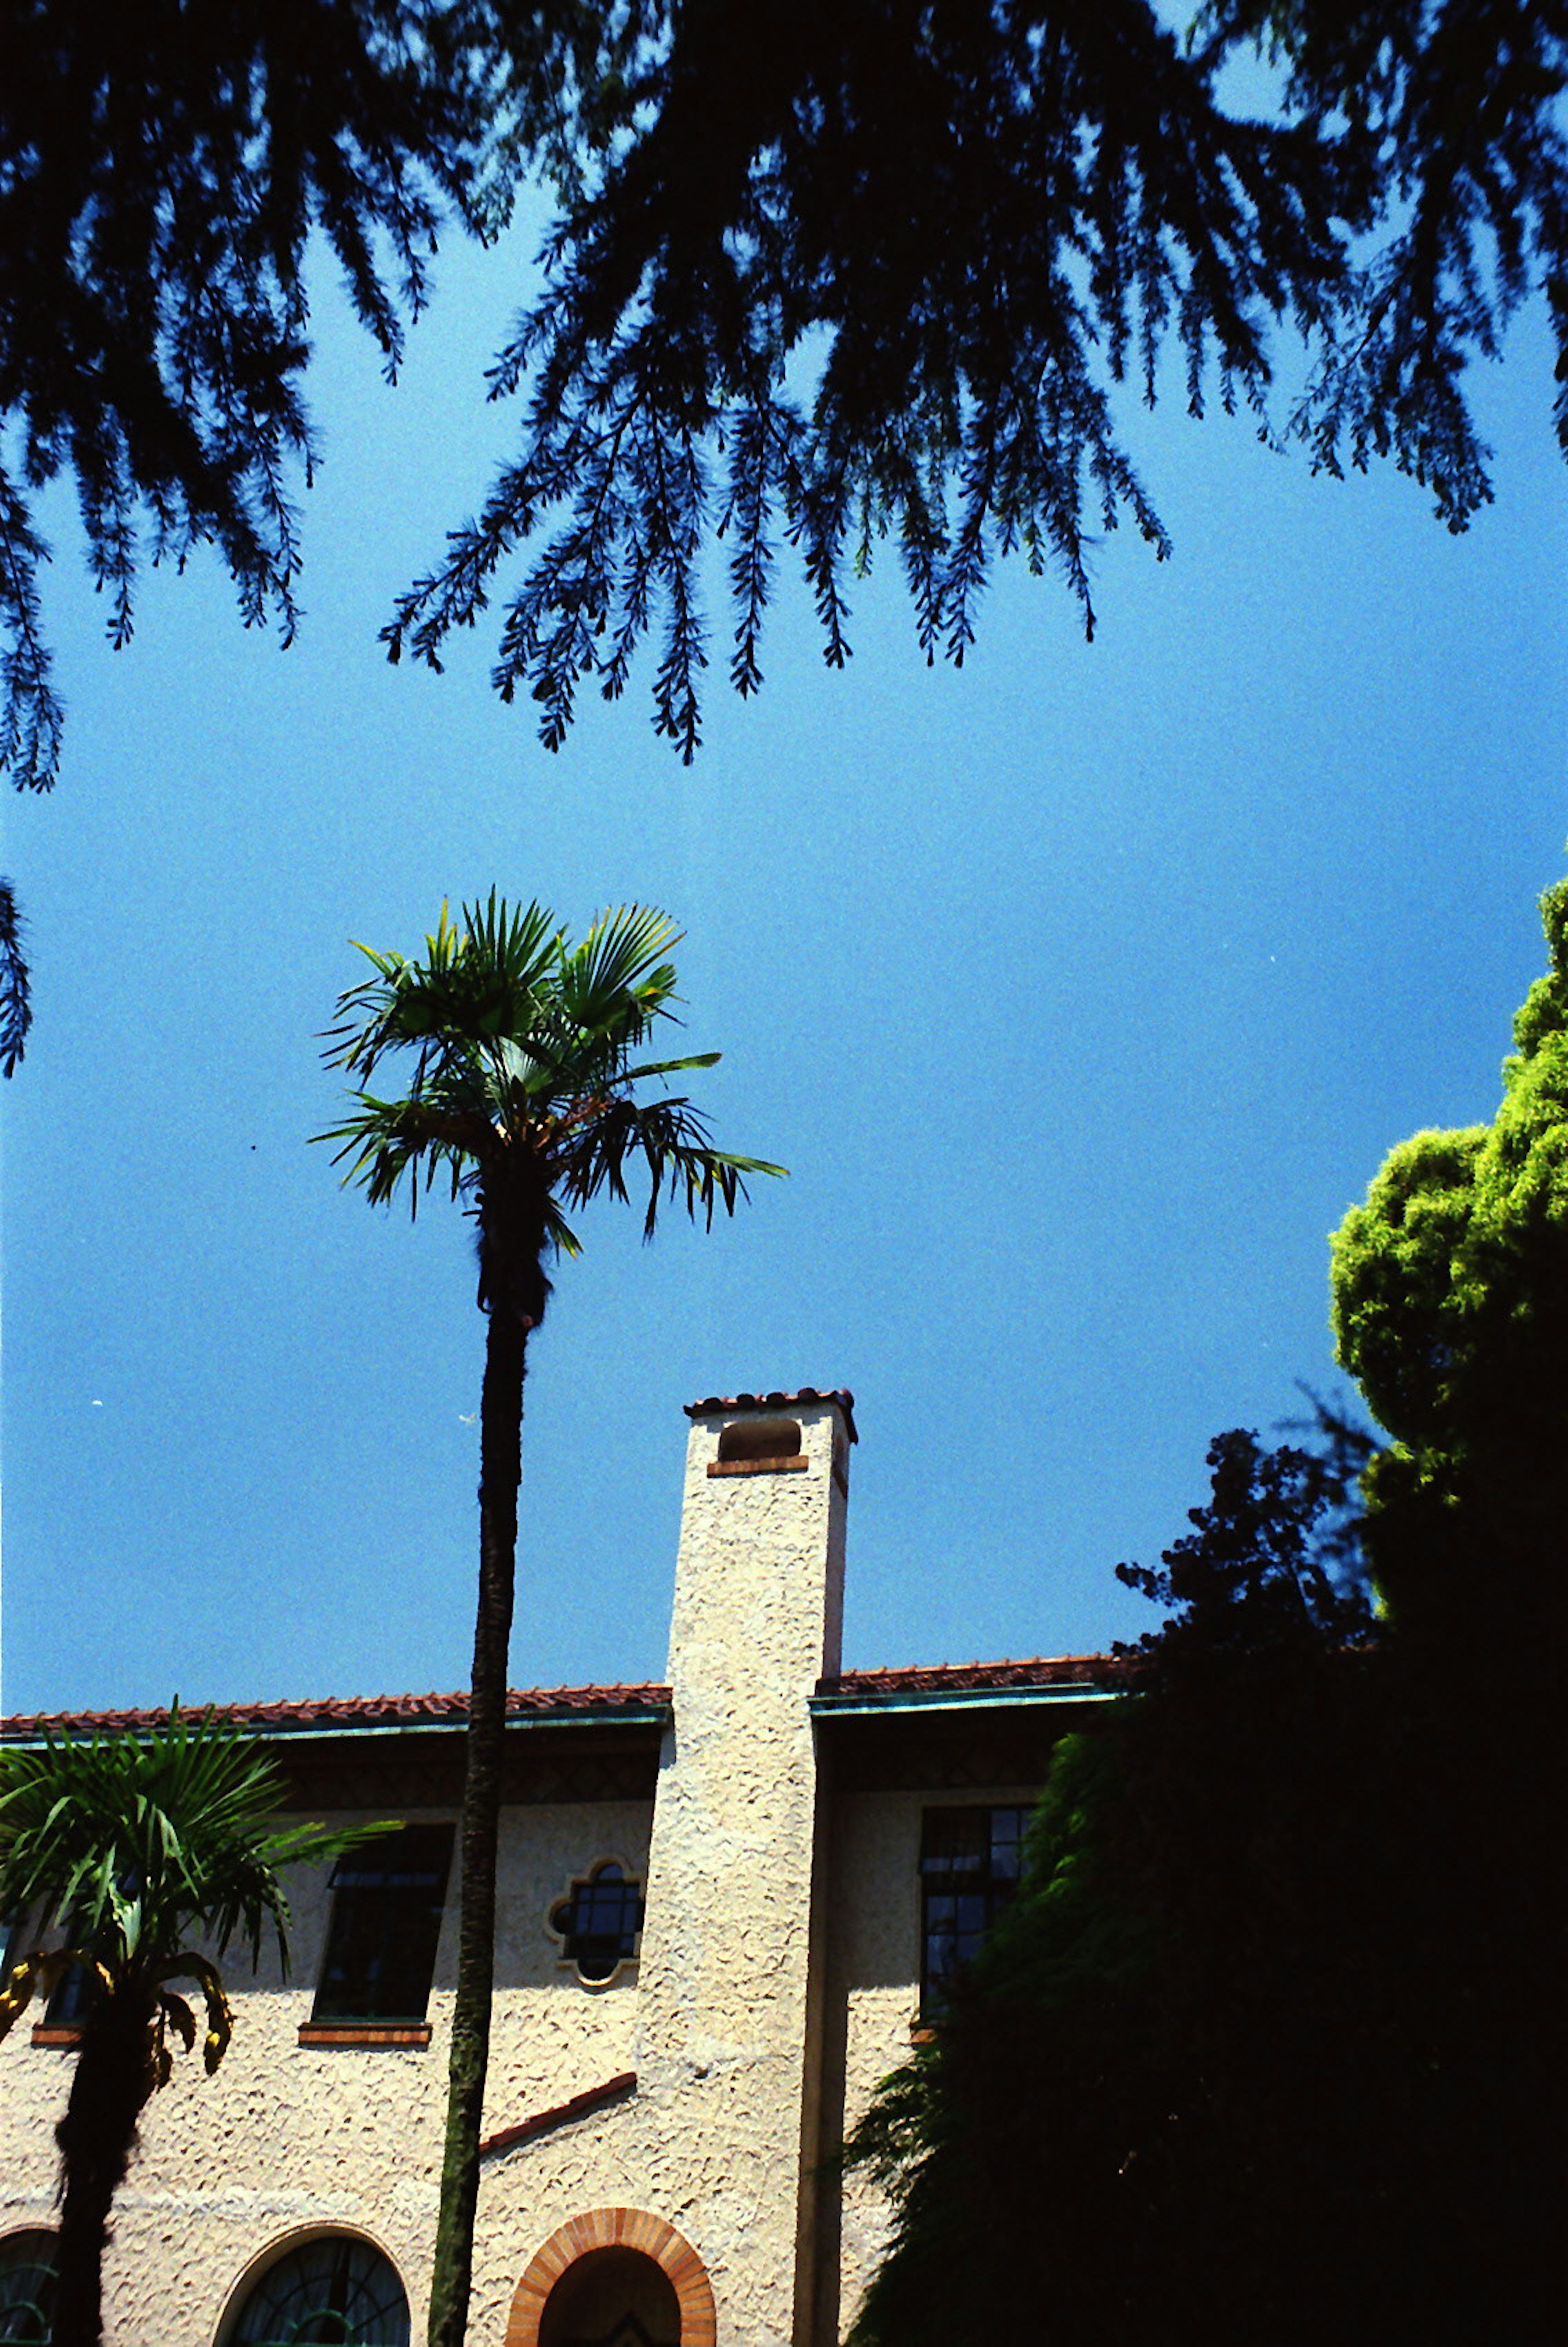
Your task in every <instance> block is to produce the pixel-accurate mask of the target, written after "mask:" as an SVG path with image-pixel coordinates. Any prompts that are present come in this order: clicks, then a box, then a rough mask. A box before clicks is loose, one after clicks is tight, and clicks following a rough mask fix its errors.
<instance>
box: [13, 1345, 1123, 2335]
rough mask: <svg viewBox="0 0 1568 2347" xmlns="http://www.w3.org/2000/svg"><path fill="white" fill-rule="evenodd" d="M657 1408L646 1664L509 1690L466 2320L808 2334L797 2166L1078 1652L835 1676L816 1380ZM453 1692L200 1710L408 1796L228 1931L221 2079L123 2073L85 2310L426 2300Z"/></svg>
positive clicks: (58, 2073) (842, 1430) (1009, 1795)
mask: <svg viewBox="0 0 1568 2347" xmlns="http://www.w3.org/2000/svg"><path fill="white" fill-rule="evenodd" d="M687 1416H688V1418H689V1419H690V1420H691V1427H690V1436H689V1440H688V1444H687V1463H686V1483H685V1496H684V1506H683V1512H682V1520H681V1532H680V1543H679V1551H678V1554H677V1563H676V1574H675V1599H674V1609H673V1614H672V1622H671V1634H670V1653H669V1666H668V1680H667V1685H664V1686H640V1687H627V1686H601V1687H580V1688H568V1689H561V1690H557V1691H555V1692H551V1693H519V1694H516V1695H514V1696H513V1698H512V1702H511V1711H510V1720H509V1727H508V1747H509V1749H508V1759H507V1778H506V1788H505V1795H506V1808H505V1810H504V1818H503V1824H502V1835H501V1857H500V1924H499V1932H498V1939H497V1947H496V1958H495V1984H496V2003H495V2014H494V2034H493V2040H492V2050H491V2064H490V2074H489V2084H488V2091H487V2099H486V2120H485V2125H486V2144H485V2153H484V2165H483V2180H482V2183H481V2188H480V2204H479V2219H478V2229H477V2244H476V2257H475V2275H474V2297H473V2317H472V2322H471V2328H470V2339H471V2342H472V2347H834V2342H837V2341H838V2340H839V2339H840V2337H841V2336H842V2333H843V2332H844V2331H845V2329H846V2328H847V2327H848V2324H849V2322H850V2319H851V2318H852V2315H853V2311H854V2308H855V2305H856V2302H857V2300H858V2298H859V2295H860V2291H861V2289H862V2287H863V2285H864V2282H865V2280H866V2278H867V2276H868V2275H869V2273H870V2271H871V2269H872V2268H873V2266H874V2264H875V2261H876V2259H877V2256H878V2251H879V2247H880V2244H881V2238H882V2235H881V2209H880V2208H879V2206H878V2204H877V2202H876V2199H875V2197H874V2195H872V2194H871V2191H870V2190H869V2188H866V2187H865V2186H864V2185H862V2184H860V2183H857V2182H855V2181H853V2180H851V2181H850V2184H849V2185H848V2186H847V2187H845V2188H842V2189H840V2183H839V2180H838V2178H837V2176H836V2174H835V2173H834V2171H833V2169H832V2168H831V2166H830V2165H825V2162H827V2161H828V2160H829V2159H830V2155H831V2153H832V2152H833V2150H834V2148H835V2147H836V2146H837V2145H838V2143H839V2142H840V2139H841V2137H842V2135H843V2133H844V2132H845V2130H846V2128H847V2127H849V2126H850V2125H852V2124H853V2121H854V2119H855V2117H856V2116H857V2115H858V2114H859V2112H860V2109H861V2108H862V2107H863V2106H864V2103H865V2100H866V2098H867V2096H868V2095H869V2094H870V2092H871V2088H872V2087H873V2086H874V2085H875V2083H876V2081H877V2080H878V2079H879V2078H880V2077H881V2076H882V2075H885V2074H886V2072H887V2071H888V2070H890V2069H891V2067H892V2066H893V2065H895V2064H896V2063H897V2062H898V2061H899V2059H900V2058H901V2055H903V2054H904V2053H905V2052H906V2051H907V2049H908V2046H909V2045H910V2042H911V2031H912V2030H913V2029H914V2028H916V2027H917V2026H918V2025H919V2024H920V2018H921V2008H922V1999H923V2001H924V2004H925V2006H926V2009H927V2010H928V2012H929V2010H930V2008H931V2005H932V2003H933V2001H934V1999H935V1998H936V1996H937V1995H938V1994H939V1993H940V1979H941V1975H942V1972H943V1970H944V1968H946V1967H948V1966H950V1965H951V1964H952V1963H953V1962H955V1961H957V1960H960V1959H961V1958H962V1953H963V1952H964V1950H965V1949H966V1948H968V1947H970V1946H972V1944H973V1942H974V1940H975V1938H976V1937H977V1935H978V1933H979V1932H981V1931H982V1930H983V1926H984V1922H985V1920H986V1917H987V1915H988V1914H989V1913H990V1911H992V1910H993V1907H994V1905H995V1903H996V1902H997V1901H999V1900H1000V1899H1002V1898H1004V1897H1005V1896H1006V1893H1007V1888H1008V1885H1009V1882H1010V1881H1011V1880H1012V1878H1013V1870H1014V1867H1015V1861H1016V1847H1017V1834H1018V1831H1019V1829H1020V1826H1021V1824H1022V1821H1023V1816H1024V1815H1025V1814H1026V1811H1027V1808H1028V1805H1029V1803H1030V1802H1031V1800H1032V1799H1033V1796H1034V1794H1035V1792H1036V1791H1037V1789H1038V1788H1039V1786H1040V1783H1041V1781H1042V1778H1043V1775H1044V1767H1045V1763H1046V1759H1047V1757H1048V1754H1049V1751H1050V1748H1051V1746H1052V1744H1053V1743H1054V1740H1055V1738H1056V1737H1058V1736H1059V1735H1060V1734H1062V1733H1063V1732H1064V1729H1066V1728H1067V1727H1071V1726H1074V1725H1076V1724H1080V1723H1081V1721H1082V1719H1083V1718H1084V1706H1088V1705H1092V1704H1097V1703H1099V1702H1103V1701H1104V1700H1105V1697H1106V1696H1107V1694H1108V1692H1109V1691H1110V1690H1111V1688H1112V1686H1113V1685H1114V1683H1115V1666H1114V1665H1108V1664H1106V1663H1105V1662H1102V1661H1096V1660H1093V1659H1090V1660H1076V1659H1066V1660H1056V1661H1050V1662H1030V1663H1006V1664H992V1665H970V1666H967V1667H964V1668H958V1669H949V1668H945V1667H944V1668H942V1669H933V1670H926V1669H913V1670H894V1671H870V1672H868V1671H852V1672H844V1671H843V1670H842V1669H841V1667H840V1618H841V1613H842V1596H843V1575H844V1529H845V1515H846V1510H847V1505H848V1496H849V1480H850V1446H851V1445H852V1444H853V1442H854V1441H855V1439H856V1436H855V1427H854V1420H853V1415H852V1402H851V1398H850V1395H849V1394H847V1393H844V1392H819V1391H818V1390H816V1389H812V1388H807V1389H802V1390H800V1391H799V1392H795V1393H788V1394H786V1393H769V1394H766V1395H748V1394H743V1395H739V1396H737V1397H733V1398H730V1399H720V1398H718V1397H712V1398H709V1399H707V1400H704V1401H701V1402H697V1403H693V1404H692V1405H691V1406H690V1408H689V1409H688V1411H687ZM464 1710H465V1705H464V1699H463V1697H461V1696H400V1697H389V1698H385V1699H364V1700H352V1701H343V1702H330V1701H329V1702H321V1703H313V1704H312V1703H303V1704H279V1705H265V1706H255V1707H253V1708H250V1709H245V1708H241V1709H240V1710H239V1711H237V1712H236V1713H235V1715H234V1716H235V1717H239V1718H240V1719H242V1720H243V1721H245V1723H246V1724H247V1725H249V1726H250V1727H254V1729H255V1730H256V1732H257V1733H258V1734H259V1735H260V1736H263V1737H266V1738H267V1739H268V1740H269V1742H270V1744H271V1745H272V1747H273V1749H274V1751H275V1754H276V1757H277V1758H279V1759H280V1762H281V1763H282V1764H283V1766H284V1767H285V1768H286V1770H287V1772H288V1777H289V1780H290V1786H291V1788H292V1795H293V1799H294V1800H295V1801H296V1802H297V1803H298V1806H299V1808H300V1809H301V1810H304V1811H306V1812H308V1813H309V1814H310V1815H311V1817H316V1818H339V1817H354V1818H360V1817H365V1818H397V1819H402V1820H403V1821H404V1826H405V1830H404V1831H403V1832H402V1834H400V1835H399V1836H397V1837H390V1838H388V1840H385V1841H382V1842H377V1843H372V1844H370V1845H367V1846H366V1847H365V1848H364V1849H362V1850H360V1851H358V1852H356V1853H355V1854H353V1855H352V1856H351V1858H349V1859H347V1860H343V1861H341V1863H340V1865H339V1866H338V1868H337V1869H336V1870H334V1871H333V1872H332V1873H331V1874H328V1873H325V1872H312V1871H311V1870H302V1871H301V1874H300V1880H299V1881H298V1883H297V1885H296V1886H295V1889H294V1893H293V1895H294V1903H295V1919H296V1922H295V1931H294V1934H293V1956H294V1963H293V1971H292V1974H291V1977H290V1979H289V1980H288V1981H285V1980H283V1979H282V1978H280V1976H279V1974H278V1972H277V1969H276V1966H275V1965H274V1967H273V1968H272V1970H270V1971H269V1970H268V1969H267V1968H266V1965H265V1963H264V1964H263V1969H262V1971H261V1972H260V1974H259V1975H258V1976H257V1977H256V1978H255V1979H254V1980H251V1979H250V1978H249V1976H248V1975H247V1973H245V1972H244V1971H243V1969H240V1968H236V1970H235V1971H234V1973H232V1974H231V1977H230V1983H229V1984H230V1988H231V1991H232V1992H233V1993H234V1996H235V2005H236V2013H237V2025H236V2029H235V2034H234V2040H233V2044H232V2045H231V2047H230V2050H229V2055H228V2058H227V2060H226V2061H225V2063H224V2065H223V2068H222V2070H221V2071H220V2072H219V2075H218V2077H217V2078H216V2079H215V2080H213V2081H210V2082H209V2081H208V2080H207V2079H205V2078H204V2077H203V2075H202V2074H201V2065H200V2064H199V2062H186V2063H177V2065H176V2075H175V2078H174V2081H173V2083H172V2085H171V2086H169V2087H168V2089H167V2090H166V2091H165V2092H164V2093H162V2094H160V2095H158V2096H156V2097H155V2099H154V2101H153V2103H152V2104H151V2105H150V2106H149V2107H148V2112H147V2114H146V2117H145V2121H144V2126H143V2131H142V2149H141V2152H140V2154H139V2157H138V2158H137V2162H136V2165H135V2167H134V2168H133V2170H132V2173H131V2175H130V2178H129V2179H128V2181H127V2185H126V2186H125V2188H123V2190H122V2192H121V2195H120V2198H119V2201H118V2203H117V2212H118V2213H117V2226H116V2238H115V2242H114V2246H113V2250H112V2251H111V2257H110V2264H109V2269H108V2271H107V2340H108V2342H110V2347H260V2342H268V2347H280V2343H281V2342H290V2347H305V2342H312V2341H323V2342H324V2341H329V2340H330V2341H332V2342H342V2343H343V2347H402V2342H407V2341H408V2340H409V2339H410V2337H411V2336H412V2338H413V2339H415V2340H417V2339H420V2338H422V2337H423V2326H424V2315H425V2299H426V2292H427V2290H428V2277H429V2269H430V2260H431V2253H432V2247H433V2239H434V2228H435V2213H436V2198H437V2180H438V2177H439V2172H440V2161H441V2147H442V2134H443V2119H444V2108H445V2086H446V2075H445V2069H446V2065H445V2052H446V2031H447V2026H448V2022H449V2016H450V2010H451V2002H452V1982H453V1968H454V1964H455V1955H456V1904H457V1901H456V1881H455V1868H454V1866H453V1862H452V1861H453V1821H454V1819H455V1817H456V1813H457V1803H458V1798H459V1791H460V1786H461V1780H462V1768H463V1718H464ZM149 1717H151V1715H132V1714H124V1715H112V1716H109V1717H107V1719H106V1720H105V1721H104V1722H102V1723H100V1724H102V1725H105V1726H107V1727H119V1728H123V1729H126V1730H134V1729H135V1728H136V1727H137V1726H138V1725H143V1724H145V1723H146V1721H147V1719H148V1718H149ZM79 1724H80V1725H81V1726H82V1727H86V1726H87V1725H88V1724H89V1723H87V1722H86V1721H83V1722H81V1723H79ZM41 1725H42V1723H40V1722H36V1721H28V1720H11V1721H8V1722H5V1723H4V1725H3V1727H0V1735H3V1736H4V1737H5V1738H7V1739H9V1740H13V1741H15V1740H25V1739H27V1738H29V1737H36V1735H37V1733H38V1732H39V1728H40V1727H41ZM71 2038H72V2032H71V2031H70V2029H69V2028H68V2026H64V2025H57V2026H55V2027H50V2026H49V2025H48V2024H40V2025H39V2026H38V2027H37V2028H36V2029H34V2030H33V2032H32V2033H31V2037H30V2038H29V2034H28V2033H27V2031H26V2030H25V2028H18V2029H17V2030H15V2032H14V2033H13V2034H12V2037H11V2038H10V2039H9V2040H8V2041H7V2042H6V2043H5V2045H3V2046H0V2338H21V2337H29V2336H31V2335H33V2334H32V2333H31V2332H26V2331H25V2330H16V2329H11V2330H7V2328H6V2317H5V2307H6V2305H7V2304H8V2303H9V2304H11V2305H12V2306H13V2307H20V2306H21V2305H22V2304H23V2303H25V2301H26V2300H27V2298H28V2295H29V2293H30V2292H32V2293H36V2291H37V2290H38V2287H39V2285H38V2283H37V2280H36V2268H37V2266H38V2264H39V2262H40V2260H41V2261H42V2262H44V2263H46V2260H47V2249H48V2245H47V2242H46V2240H40V2239H39V2236H40V2235H41V2234H43V2233H45V2232H46V2230H47V2229H48V2228H49V2227H50V2226H51V2225H52V2224H53V2222H54V2215H55V2211H54V2188H55V2174H56V2161H55V2153H54V2143H53V2128H54V2123H55V2120H56V2117H57V2116H58V2114H59V2112H60V2109H61V2108H62V2106H63V2103H64V2097H65V2092H66V2084H67V2079H66V2075H65V2073H66V2068H67V2065H68V2064H69V2061H70V2058H71V2056H70V2043H71ZM7 2294H8V2295H7ZM18 2319H20V2318H18ZM40 2335H42V2334H40Z"/></svg>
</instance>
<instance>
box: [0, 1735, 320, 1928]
mask: <svg viewBox="0 0 1568 2347" xmlns="http://www.w3.org/2000/svg"><path fill="white" fill-rule="evenodd" d="M285 1798H286V1792H285V1787H284V1783H283V1779H282V1778H281V1777H280V1774H279V1772H278V1770H277V1768H275V1767H274V1766H273V1764H272V1762H271V1761H270V1759H269V1758H267V1757H266V1755H265V1754H264V1753H262V1752H261V1751H260V1748H259V1747H258V1746H257V1745H256V1743H255V1741H254V1739H253V1738H251V1737H247V1736H246V1735H245V1734H244V1733H243V1732H242V1731H241V1730H240V1729H239V1728H237V1727H232V1726H229V1725H224V1724H222V1723H219V1722H218V1721H217V1720H215V1719H214V1718H213V1717H212V1716H211V1715H210V1714H208V1715H206V1716H204V1717H200V1718H197V1719H194V1720H193V1719H190V1718H188V1717H187V1716H186V1715H185V1714H183V1713H181V1712H180V1711H179V1709H178V1706H176V1707H175V1708H174V1710H173V1711H172V1712H171V1713H170V1716H169V1719H168V1725H167V1726H165V1727H159V1728H158V1729H156V1730H155V1731H154V1732H153V1733H152V1734H150V1735H149V1736H146V1737H126V1736H121V1737H100V1736H94V1737H90V1738H86V1739H84V1738H79V1737H46V1740H45V1743H44V1746H43V1747H42V1748H41V1749H39V1750H34V1751H15V1750H12V1751H7V1752H5V1753H4V1754H0V1913H6V1914H12V1915H20V1914H26V1913H29V1912H31V1913H36V1914H37V1915H39V1916H41V1917H43V1918H45V1919H47V1918H49V1917H53V1918H55V1919H56V1921H57V1922H61V1923H64V1922H66V1921H67V1920H68V1922H69V1924H70V1933H71V1938H72V1941H73V1942H74V1944H75V1946H76V1949H78V1950H79V1951H81V1952H83V1953H84V1954H85V1955H86V1956H87V1958H88V1959H89V1960H92V1961H97V1962H100V1963H104V1964H105V1965H106V1966H107V1969H108V1971H109V1972H110V1973H114V1974H116V1975H117V1974H118V1973H121V1972H123V1971H124V1970H125V1969H126V1968H127V1967H132V1966H134V1967H136V1968H137V1969H138V1970H141V1971H145V1972H148V1973H155V1972H156V1971H157V1969H158V1967H159V1966H160V1965H164V1964H167V1963H168V1960H169V1959H170V1957H171V1956H173V1955H175V1954H177V1953H178V1952H179V1951H180V1950H181V1949H182V1948H183V1946H184V1944H185V1942H186V1941H187V1940H188V1939H190V1938H193V1937H199V1938H201V1939H204V1940H206V1941H208V1942H209V1943H210V1944H211V1945H212V1946H214V1947H215V1948H216V1950H217V1951H218V1952H219V1953H220V1954H221V1953H222V1952H223V1951H224V1950H225V1949H227V1948H228V1947H229V1945H230V1944H231V1943H232V1942H234V1941H236V1940H238V1941H239V1942H240V1943H241V1944H242V1946H243V1947H244V1948H245V1949H246V1950H247V1951H248V1952H249V1955H250V1957H251V1959H252V1961H255V1960H256V1959H257V1958H258V1957H259V1956H260V1949H261V1942H262V1939H263V1936H264V1934H265V1933H266V1932H267V1930H268V1927H269V1926H270V1927H271V1928H272V1930H273V1931H275V1932H276V1934H277V1939H278V1946H279V1951H280V1957H281V1960H282V1961H283V1963H285V1965H286V1964H287V1961H288V1925H289V1901H288V1894H287V1891H286V1889H285V1886H284V1881H283V1874H284V1871H285V1870H286V1869H287V1868H289V1867H290V1866H292V1865H295V1864H298V1863H300V1862H301V1861H304V1860H318V1859H324V1858H329V1857H332V1856H335V1855H336V1854H337V1853H338V1852H339V1851H340V1850H344V1849H348V1848H350V1847H351V1846H352V1844H353V1843H354V1842H355V1841H357V1840H360V1839H361V1838H362V1835H361V1831H360V1830H359V1829H346V1830H332V1831H329V1830H328V1829H325V1828H324V1827H321V1826H319V1825H299V1826H294V1827H288V1828H283V1829H279V1828H277V1827H275V1826H273V1825H272V1824H271V1823H270V1819H271V1818H272V1817H273V1816H274V1815H275V1813H276V1812H277V1811H278V1810H280V1809H281V1808H282V1807H283V1804H284V1800H285Z"/></svg>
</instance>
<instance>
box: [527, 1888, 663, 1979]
mask: <svg viewBox="0 0 1568 2347" xmlns="http://www.w3.org/2000/svg"><path fill="white" fill-rule="evenodd" d="M642 1924H643V1887H642V1884H641V1883H640V1882H638V1881H635V1880H634V1879H633V1877H632V1876H631V1875H629V1874H628V1873H627V1872H626V1869H625V1868H624V1867H623V1866H621V1865H620V1864H619V1862H618V1861H617V1860H615V1859H613V1858H606V1859H605V1860H601V1862H600V1863H599V1864H598V1865H597V1866H596V1867H595V1868H594V1869H593V1870H592V1872H591V1873H590V1874H588V1875H586V1876H585V1877H584V1878H582V1879H580V1880H579V1881H575V1882H574V1883H573V1885H572V1888H571V1890H570V1891H569V1892H568V1893H567V1895H566V1897H565V1899H563V1900H561V1901H559V1903H558V1904H557V1905H556V1906H555V1907H552V1909H551V1910H550V1925H549V1928H550V1930H551V1931H552V1932H553V1933H554V1934H555V1937H556V1939H558V1940H559V1941H560V1942H561V1960H562V1962H563V1963H574V1964H575V1965H576V1967H577V1972H578V1975H579V1977H580V1978H581V1979H583V1980H585V1981H589V1982H593V1983H599V1982H603V1981H607V1980H613V1979H614V1977H615V1975H616V1973H617V1972H618V1971H619V1970H620V1967H621V1966H622V1964H625V1963H630V1962H631V1960H632V1958H633V1957H634V1956H635V1955H636V1952H637V1933H638V1932H640V1931H641V1930H642Z"/></svg>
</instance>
